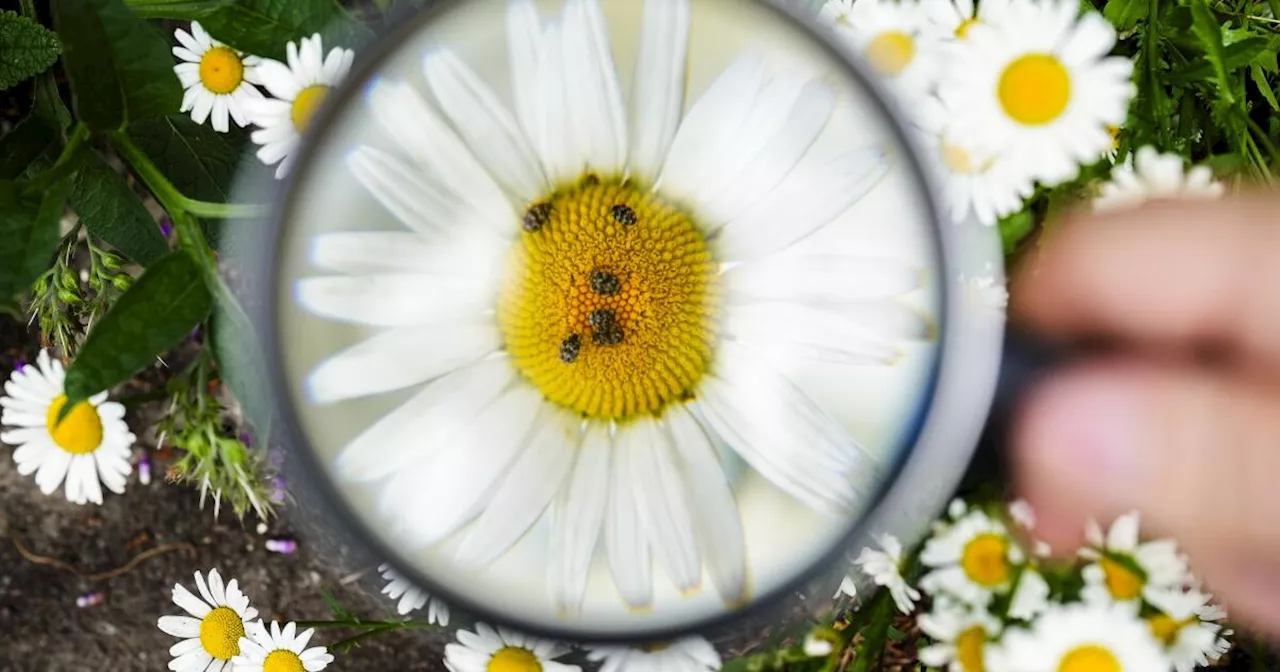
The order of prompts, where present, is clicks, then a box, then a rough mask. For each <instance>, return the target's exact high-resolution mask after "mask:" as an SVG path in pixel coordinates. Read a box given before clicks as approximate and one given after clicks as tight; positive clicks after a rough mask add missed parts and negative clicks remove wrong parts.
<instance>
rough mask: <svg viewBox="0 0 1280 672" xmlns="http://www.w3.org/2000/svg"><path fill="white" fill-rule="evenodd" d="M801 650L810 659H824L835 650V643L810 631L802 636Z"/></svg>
mask: <svg viewBox="0 0 1280 672" xmlns="http://www.w3.org/2000/svg"><path fill="white" fill-rule="evenodd" d="M802 650H803V651H804V655H806V656H809V657H810V658H824V657H826V656H829V655H831V653H832V652H833V651H835V650H836V643H835V642H833V641H831V640H830V639H827V638H826V637H822V636H819V635H818V634H817V633H815V632H812V631H810V632H809V633H807V634H806V635H805V636H804V645H803V647H802Z"/></svg>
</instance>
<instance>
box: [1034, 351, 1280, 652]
mask: <svg viewBox="0 0 1280 672" xmlns="http://www.w3.org/2000/svg"><path fill="white" fill-rule="evenodd" d="M1276 409H1280V390H1277V389H1275V388H1273V387H1271V386H1268V385H1265V384H1262V383H1259V382H1257V381H1253V380H1250V379H1247V378H1243V377H1240V376H1233V375H1229V374H1224V373H1222V372H1211V371H1206V370H1203V369H1197V368H1191V367H1179V366H1162V365H1157V364H1154V363H1149V362H1142V361H1136V360H1116V361H1108V362H1100V363H1095V364H1090V365H1085V366H1082V367H1079V368H1075V369H1072V370H1069V371H1066V372H1064V373H1062V374H1059V375H1057V376H1055V377H1054V378H1052V379H1050V380H1049V381H1047V382H1046V383H1045V384H1043V385H1042V386H1041V387H1040V388H1039V389H1037V390H1036V391H1035V392H1034V393H1033V394H1032V395H1031V397H1030V398H1029V399H1028V401H1027V403H1026V405H1025V407H1024V408H1023V410H1022V413H1021V414H1020V417H1019V420H1018V422H1017V424H1016V427H1015V433H1014V454H1013V456H1012V459H1013V466H1014V476H1015V479H1016V481H1017V485H1018V487H1019V489H1020V490H1021V491H1022V494H1023V496H1024V497H1026V498H1027V499H1028V501H1030V502H1031V504H1032V505H1033V506H1034V507H1035V508H1036V510H1037V514H1038V518H1039V520H1040V521H1041V523H1040V525H1039V526H1038V527H1037V532H1038V533H1040V534H1041V536H1043V537H1044V538H1045V541H1047V542H1049V543H1050V545H1052V546H1053V547H1054V549H1055V551H1059V552H1063V551H1065V552H1071V551H1073V550H1074V549H1075V548H1076V547H1077V546H1078V545H1079V542H1080V538H1081V533H1082V531H1083V529H1084V523H1085V521H1086V520H1087V519H1088V518H1095V519H1097V520H1099V521H1102V522H1106V521H1109V520H1111V519H1113V518H1115V517H1116V516H1118V515H1120V514H1122V513H1125V512H1127V511H1130V510H1138V511H1140V512H1141V513H1142V516H1143V521H1144V523H1145V525H1144V527H1145V530H1146V532H1147V533H1148V535H1149V536H1160V537H1172V538H1174V539H1176V540H1177V541H1178V542H1179V544H1181V545H1182V546H1183V548H1185V549H1187V551H1188V552H1189V555H1190V556H1191V558H1192V562H1193V565H1194V566H1195V567H1196V569H1197V571H1198V573H1199V575H1200V576H1201V577H1202V578H1204V579H1205V581H1206V582H1207V583H1208V584H1209V586H1210V588H1212V589H1215V590H1218V591H1219V595H1218V597H1219V598H1220V599H1222V600H1223V601H1224V602H1227V603H1228V604H1229V606H1231V607H1233V608H1234V609H1235V610H1236V611H1238V612H1242V613H1240V614H1239V615H1241V616H1244V617H1245V618H1247V619H1248V618H1249V617H1250V616H1252V619H1251V620H1253V621H1254V622H1255V623H1258V624H1260V625H1262V626H1263V627H1264V628H1265V629H1267V630H1269V631H1272V632H1280V526H1277V525H1275V524H1274V521H1273V520H1272V515H1273V514H1274V513H1275V512H1280V483H1277V482H1276V478H1277V476H1278V475H1280V414H1277V413H1276ZM1246 565H1247V567H1246ZM1251 577H1252V578H1251ZM1228 593H1230V594H1228Z"/></svg>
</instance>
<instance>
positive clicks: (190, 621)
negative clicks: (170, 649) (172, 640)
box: [157, 616, 200, 656]
mask: <svg viewBox="0 0 1280 672" xmlns="http://www.w3.org/2000/svg"><path fill="white" fill-rule="evenodd" d="M157 625H159V627H160V629H161V630H162V631H164V633H165V634H167V635H172V636H174V637H184V638H186V637H199V636H200V619H198V618H188V617H186V616H161V617H160V621H159V622H158V624H157ZM196 641H197V642H199V641H200V640H196ZM173 655H175V656H180V655H182V654H181V653H175V654H173Z"/></svg>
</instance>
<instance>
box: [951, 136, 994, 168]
mask: <svg viewBox="0 0 1280 672" xmlns="http://www.w3.org/2000/svg"><path fill="white" fill-rule="evenodd" d="M938 154H939V155H941V156H942V162H943V163H944V164H946V166H947V168H949V169H950V170H951V172H953V173H956V174H957V175H975V174H977V173H981V172H983V171H985V170H987V169H988V168H990V167H991V160H990V159H988V160H986V161H983V162H981V163H978V162H975V161H974V160H973V157H972V156H970V155H969V152H967V151H965V149H964V148H963V147H961V146H959V145H953V144H951V143H950V142H947V139H946V138H941V139H939V140H938Z"/></svg>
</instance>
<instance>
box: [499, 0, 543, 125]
mask: <svg viewBox="0 0 1280 672" xmlns="http://www.w3.org/2000/svg"><path fill="white" fill-rule="evenodd" d="M541 37H542V26H541V23H540V21H539V19H538V6H537V5H536V4H535V3H534V0H509V1H508V2H507V48H508V49H509V50H510V65H511V86H512V89H514V95H515V102H516V117H517V118H518V119H519V120H520V126H521V128H523V129H524V132H525V135H526V136H527V137H529V138H536V137H537V132H538V114H539V112H538V111H539V110H540V109H541V103H540V102H539V96H540V94H541V92H540V91H539V89H538V67H539V66H538V54H539V49H540V47H539V45H540V43H541Z"/></svg>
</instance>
